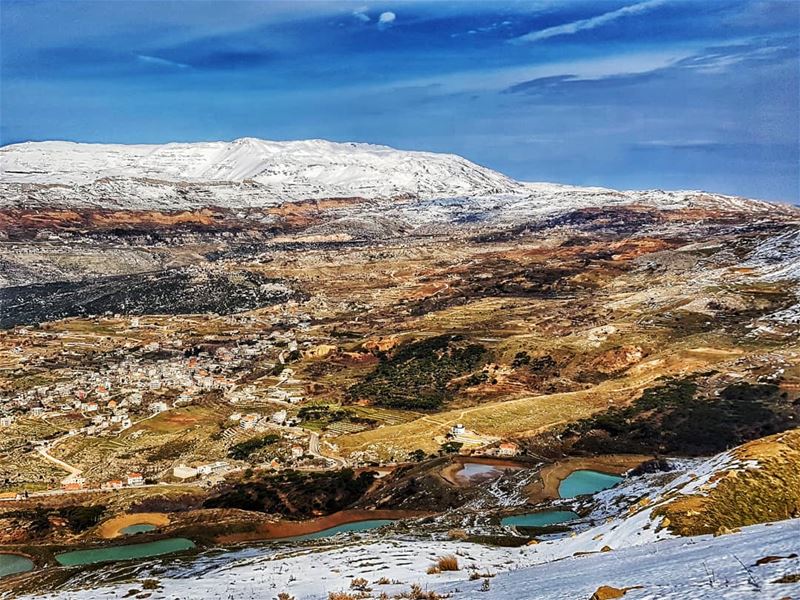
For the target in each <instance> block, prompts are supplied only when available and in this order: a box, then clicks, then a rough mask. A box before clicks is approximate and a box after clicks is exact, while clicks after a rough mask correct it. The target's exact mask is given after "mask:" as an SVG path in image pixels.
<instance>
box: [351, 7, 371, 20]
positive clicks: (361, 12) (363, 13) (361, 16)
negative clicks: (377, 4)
mask: <svg viewBox="0 0 800 600" xmlns="http://www.w3.org/2000/svg"><path fill="white" fill-rule="evenodd" d="M353 16H354V17H355V18H356V19H358V20H359V21H361V22H362V23H369V22H370V18H369V15H368V14H367V7H366V6H362V7H361V8H357V9H355V10H354V11H353Z"/></svg>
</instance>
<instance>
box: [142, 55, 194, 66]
mask: <svg viewBox="0 0 800 600" xmlns="http://www.w3.org/2000/svg"><path fill="white" fill-rule="evenodd" d="M136 58H138V59H139V60H140V61H142V62H144V63H147V64H150V65H158V66H161V67H177V68H178V69H188V68H189V65H185V64H183V63H179V62H175V61H172V60H167V59H166V58H159V57H158V56H148V55H147V54H137V55H136Z"/></svg>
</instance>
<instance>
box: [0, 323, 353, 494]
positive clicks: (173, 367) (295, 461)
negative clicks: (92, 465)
mask: <svg viewBox="0 0 800 600" xmlns="http://www.w3.org/2000/svg"><path fill="white" fill-rule="evenodd" d="M116 319H118V320H119V319H120V317H118V316H117V317H116ZM222 319H223V320H225V321H228V322H233V324H234V325H241V322H242V320H243V319H242V318H239V317H224V318H222ZM127 321H128V323H127V329H128V331H132V332H135V334H136V335H137V336H138V337H139V338H142V337H144V338H145V340H151V339H152V338H154V337H156V338H158V341H146V343H141V344H135V343H134V341H135V340H133V339H131V341H130V342H128V343H126V347H125V348H124V352H115V351H112V352H105V353H103V354H102V355H101V356H100V357H97V358H94V359H93V360H91V361H87V360H86V356H87V353H88V352H89V351H90V350H92V349H94V348H96V347H97V345H98V339H97V335H96V334H94V333H90V334H87V335H84V336H80V335H76V333H75V331H73V330H69V329H66V330H63V331H47V330H38V329H29V328H16V329H15V330H13V331H12V332H7V333H6V334H5V335H4V337H11V336H13V338H14V341H15V342H17V345H15V346H13V347H12V348H11V350H10V354H11V356H12V357H16V358H17V361H16V364H15V365H14V367H16V371H15V374H18V373H19V372H23V373H25V372H28V371H32V372H35V371H36V370H38V369H37V368H39V369H41V368H46V369H48V370H49V372H50V373H53V374H56V377H53V378H51V381H48V382H47V383H46V384H39V385H33V386H30V387H27V388H25V389H19V390H14V389H13V388H11V386H5V389H2V390H0V435H5V436H6V439H7V440H9V439H11V438H13V434H14V428H15V426H17V425H22V424H33V426H34V427H35V424H36V423H40V424H42V425H45V424H58V425H57V428H58V429H61V431H60V432H59V433H58V434H57V435H55V436H53V435H52V434H50V435H46V436H43V437H41V438H39V439H32V440H31V439H28V440H26V441H25V443H24V444H23V445H21V446H19V447H16V448H14V447H6V448H4V450H5V451H6V452H9V453H11V452H24V453H27V454H29V455H31V456H36V457H37V458H39V459H41V460H42V461H48V462H50V463H51V464H53V465H55V466H56V467H58V468H60V469H62V470H63V471H66V472H67V473H68V474H67V476H66V477H64V478H63V479H61V480H60V482H59V486H58V487H57V488H50V487H48V488H47V489H44V490H37V491H35V492H32V493H35V494H50V493H67V492H77V491H81V490H95V489H103V490H114V489H120V488H123V487H138V486H145V485H153V484H156V483H164V481H161V479H164V478H166V479H169V480H170V481H174V482H181V483H184V484H193V485H200V486H210V485H213V484H214V483H217V482H219V481H220V480H221V478H222V477H224V475H226V474H227V473H229V472H232V471H235V470H241V469H242V468H245V465H243V464H242V463H244V462H246V461H241V460H239V461H227V460H211V461H208V462H205V463H203V462H197V463H196V464H192V465H187V464H183V463H178V464H175V465H174V466H173V467H172V468H171V469H168V470H165V472H163V473H161V474H160V475H161V477H154V475H153V474H152V473H151V474H148V475H147V476H145V475H143V474H142V473H141V472H137V471H126V472H119V473H116V474H115V475H116V476H115V477H110V478H108V479H105V480H97V479H96V478H91V477H89V476H87V474H86V473H84V470H82V469H79V468H77V467H74V466H72V465H70V464H69V463H67V462H66V461H62V460H60V459H58V458H56V457H55V456H54V454H55V453H56V452H55V450H56V449H57V448H58V446H60V445H61V444H63V443H65V442H67V441H68V440H70V439H73V438H78V437H82V438H91V439H96V440H108V441H112V440H120V439H134V440H135V439H136V438H137V437H138V436H140V435H142V434H143V433H144V430H143V429H142V425H146V422H147V421H151V420H157V419H158V418H159V417H162V418H163V417H164V416H165V415H167V414H168V413H170V411H176V410H178V409H181V408H186V407H192V406H193V405H197V404H199V403H202V402H205V401H207V400H208V399H209V398H213V399H214V401H215V402H217V403H219V404H222V405H225V406H228V407H230V410H226V411H225V414H224V425H223V426H222V428H221V433H220V437H221V439H222V440H223V441H224V442H225V443H226V444H228V445H232V444H235V443H236V442H237V441H240V440H241V439H247V438H249V437H254V436H258V435H262V434H264V433H266V432H270V433H273V434H275V435H279V436H280V438H281V441H282V442H285V446H286V452H280V453H277V454H279V455H280V458H277V457H276V458H273V459H272V460H271V461H270V462H269V464H268V465H262V466H267V467H269V468H273V469H278V468H290V467H296V466H300V463H301V462H302V461H301V459H302V458H303V457H306V462H309V461H311V462H315V463H320V464H318V465H316V466H317V467H318V468H327V467H328V466H329V465H330V466H334V465H340V464H341V461H340V460H337V461H333V460H329V459H326V458H325V457H323V456H322V455H321V454H319V452H318V448H319V442H318V438H317V437H316V434H315V433H311V432H309V431H305V430H303V429H301V428H299V427H298V425H299V419H298V417H297V414H298V411H299V409H300V407H301V405H302V403H303V401H304V400H305V396H304V392H303V387H302V382H301V381H299V380H296V379H294V378H293V375H294V371H293V369H292V368H291V367H289V366H288V365H289V362H290V360H289V357H292V358H296V357H297V356H299V355H300V352H301V351H302V350H303V349H304V348H308V347H309V346H311V343H310V342H308V341H306V342H304V343H303V344H302V347H301V344H300V343H299V342H298V340H297V339H296V335H295V331H296V330H297V329H298V328H301V327H303V324H302V322H300V320H299V319H297V318H295V319H294V320H293V325H294V326H295V328H292V329H289V330H288V331H287V332H283V331H281V330H278V329H275V328H270V329H268V330H267V332H266V334H263V335H262V334H261V333H260V332H259V333H254V334H250V335H247V336H241V337H236V339H235V342H234V343H228V340H227V338H225V336H215V335H206V336H203V337H202V338H201V339H200V340H199V343H196V344H194V345H193V346H192V347H190V348H187V347H186V344H185V343H184V342H183V341H182V339H181V337H180V336H178V335H168V334H166V335H165V334H164V332H163V331H159V330H160V329H163V327H162V326H160V325H155V324H148V323H143V322H142V320H140V319H139V318H138V317H132V318H129V319H127ZM148 330H149V331H148ZM142 334H145V335H142ZM235 334H236V335H238V331H236V332H235ZM41 346H46V347H47V348H50V347H52V346H58V347H59V348H60V352H59V353H58V354H57V355H54V354H53V353H46V352H40V353H39V354H38V355H37V356H35V358H33V359H31V358H29V356H28V355H29V352H28V351H29V350H30V349H31V348H38V347H41ZM30 354H35V353H34V352H30ZM256 366H258V368H260V369H261V370H262V371H264V372H265V373H266V374H265V375H263V376H262V377H263V379H264V380H265V381H266V382H267V383H262V382H259V381H256V382H252V381H249V382H244V381H242V380H244V379H247V376H248V375H249V374H250V373H251V372H252V370H253V369H254V368H255V367H256ZM54 367H56V368H54ZM15 380H16V379H15ZM7 381H14V380H11V379H10V378H9V379H8V380H7ZM64 423H69V427H68V428H67V429H65V426H64ZM234 462H235V463H239V464H238V465H234V464H232V463H234ZM248 466H249V465H248ZM3 476H4V477H5V480H6V481H5V487H6V488H8V487H11V488H15V487H20V488H21V489H19V490H17V491H12V492H6V493H5V494H3V495H2V496H0V499H2V498H9V497H27V496H28V495H29V494H30V493H31V492H28V491H27V490H26V489H25V485H24V484H25V482H26V477H27V474H26V473H18V476H17V477H16V478H15V477H14V476H13V475H12V474H9V473H8V472H5V473H3Z"/></svg>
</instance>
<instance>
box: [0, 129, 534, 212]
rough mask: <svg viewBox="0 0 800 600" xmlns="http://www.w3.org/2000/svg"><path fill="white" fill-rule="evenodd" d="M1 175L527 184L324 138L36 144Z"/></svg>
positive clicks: (404, 188) (336, 193) (11, 157)
mask: <svg viewBox="0 0 800 600" xmlns="http://www.w3.org/2000/svg"><path fill="white" fill-rule="evenodd" d="M0 152H2V160H3V181H4V182H8V183H39V184H68V185H86V184H91V183H93V182H95V181H97V180H103V179H151V180H152V179H155V180H161V181H168V182H192V183H200V182H202V183H214V182H237V183H238V182H243V181H252V182H255V183H258V184H261V185H262V186H264V187H265V188H266V189H267V190H269V191H270V192H272V193H273V194H277V195H282V196H284V197H285V198H284V199H300V198H312V197H346V196H366V197H383V198H386V197H392V196H398V195H403V194H413V195H415V196H419V197H436V196H443V195H447V196H458V195H482V194H495V193H502V192H517V191H521V189H522V185H521V184H519V183H517V182H515V181H513V180H511V179H509V178H508V177H505V176H504V175H501V174H499V173H496V172H494V171H491V170H489V169H485V168H483V167H480V166H478V165H476V164H473V163H471V162H469V161H468V160H465V159H463V158H461V157H459V156H454V155H452V154H435V153H431V152H407V151H401V150H395V149H393V148H389V147H387V146H375V145H372V144H355V143H346V144H340V143H334V142H328V141H325V140H306V141H296V142H271V141H266V140H259V139H255V138H242V139H238V140H234V141H232V142H203V143H193V144H164V145H153V146H148V145H118V144H76V143H71V142H39V143H24V144H16V145H12V146H8V147H6V148H3V149H2V150H0Z"/></svg>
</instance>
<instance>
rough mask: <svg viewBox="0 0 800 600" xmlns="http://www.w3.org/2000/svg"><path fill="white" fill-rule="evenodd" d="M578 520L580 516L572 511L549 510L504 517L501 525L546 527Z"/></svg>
mask: <svg viewBox="0 0 800 600" xmlns="http://www.w3.org/2000/svg"><path fill="white" fill-rule="evenodd" d="M577 518H578V515H577V514H576V513H574V512H572V511H571V510H548V511H544V512H538V513H528V514H527V515H514V516H512V517H504V518H503V519H502V520H501V521H500V524H501V525H504V526H506V527H546V526H547V525H556V524H558V523H566V522H567V521H572V520H574V519H577Z"/></svg>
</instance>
